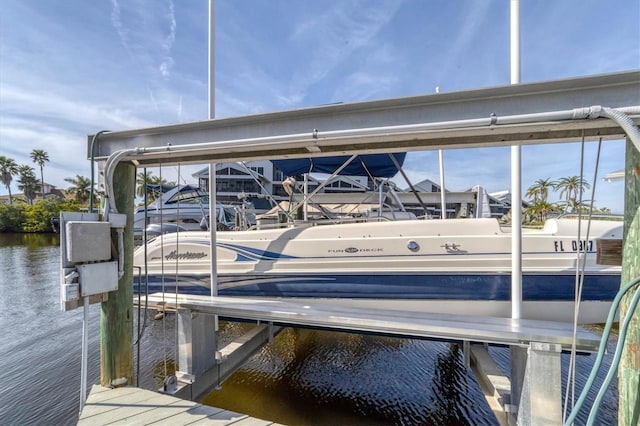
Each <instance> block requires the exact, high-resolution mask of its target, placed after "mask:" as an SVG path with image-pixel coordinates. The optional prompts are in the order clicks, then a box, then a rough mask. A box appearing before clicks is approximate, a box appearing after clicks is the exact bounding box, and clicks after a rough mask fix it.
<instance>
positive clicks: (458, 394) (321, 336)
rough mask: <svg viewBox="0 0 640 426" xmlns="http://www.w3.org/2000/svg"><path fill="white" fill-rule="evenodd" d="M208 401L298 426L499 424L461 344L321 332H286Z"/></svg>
mask: <svg viewBox="0 0 640 426" xmlns="http://www.w3.org/2000/svg"><path fill="white" fill-rule="evenodd" d="M204 402H205V403H206V404H208V405H213V406H218V407H223V408H227V409H230V410H236V411H241V412H245V413H248V414H250V415H253V416H256V417H261V418H267V419H270V420H274V421H276V422H280V423H283V424H296V425H298V424H300V425H325V424H353V425H377V424H381V425H382V424H385V425H388V424H404V425H412V424H416V425H417V424H420V425H443V424H445V425H446V424H452V425H453V424H455V425H461V424H462V425H464V424H494V423H495V420H494V419H493V418H492V414H491V412H490V411H488V407H486V403H485V402H484V397H483V396H482V394H481V393H480V390H479V389H478V388H477V386H476V385H475V382H473V381H472V380H470V377H469V374H468V373H467V370H466V369H465V367H464V365H463V363H462V356H461V352H460V351H458V350H457V349H455V348H453V349H452V348H450V347H449V345H446V344H441V343H435V342H427V341H415V340H407V339H396V338H389V337H376V336H370V335H357V334H348V333H336V332H326V331H316V330H301V329H285V330H284V331H283V332H282V333H281V334H280V335H279V336H277V337H276V339H275V340H274V342H273V343H272V344H271V345H269V346H267V347H265V348H263V349H262V350H261V351H260V352H259V353H258V354H257V355H256V356H254V357H253V358H252V359H251V360H250V361H249V362H248V364H247V365H245V366H244V367H243V368H242V369H240V370H239V371H238V372H236V373H235V374H234V375H233V376H231V377H230V378H229V379H228V380H227V381H226V382H225V383H224V384H223V386H222V388H221V389H219V390H216V391H214V392H212V393H211V394H209V395H208V396H207V398H206V399H205V400H204ZM461 406H463V407H461Z"/></svg>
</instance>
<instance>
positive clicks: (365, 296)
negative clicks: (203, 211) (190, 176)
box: [134, 219, 622, 323]
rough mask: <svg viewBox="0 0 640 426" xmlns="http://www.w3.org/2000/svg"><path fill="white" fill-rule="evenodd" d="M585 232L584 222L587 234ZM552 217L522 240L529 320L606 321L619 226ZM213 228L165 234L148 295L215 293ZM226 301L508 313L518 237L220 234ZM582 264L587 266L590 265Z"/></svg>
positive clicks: (334, 228) (462, 231) (446, 228)
mask: <svg viewBox="0 0 640 426" xmlns="http://www.w3.org/2000/svg"><path fill="white" fill-rule="evenodd" d="M585 232H586V222H584V223H583V224H582V233H583V235H584V233H585ZM577 235H578V221H577V220H576V219H550V220H547V221H546V223H545V225H544V227H543V228H542V229H537V230H527V231H525V232H524V233H523V236H522V272H523V275H522V294H523V308H522V311H523V318H530V319H553V320H558V321H570V320H572V319H573V312H574V309H573V305H574V303H573V302H574V298H575V283H576V269H578V270H580V269H582V268H583V269H584V282H583V289H582V303H581V307H580V319H581V322H583V323H592V322H603V321H604V320H605V319H606V314H607V312H608V309H609V305H610V302H611V300H613V297H614V296H615V293H616V292H617V290H618V288H619V286H620V267H619V266H607V265H598V264H597V263H596V242H597V240H599V239H621V238H622V222H617V221H607V220H592V221H591V224H590V234H589V239H588V240H586V239H584V237H583V238H581V239H578V238H577ZM210 245H211V244H210V238H209V232H202V231H200V232H178V233H172V234H165V235H162V236H161V237H158V238H156V239H154V240H152V241H150V242H149V243H148V246H147V249H146V250H147V257H146V262H145V257H144V250H142V249H138V250H137V251H136V252H135V255H134V265H135V266H140V267H142V268H143V272H144V271H145V269H144V268H145V265H146V268H147V269H146V271H147V276H148V285H149V291H150V292H156V291H165V292H175V291H177V292H180V293H190V294H210V267H211V259H210V257H209V252H210ZM216 247H217V252H216V253H217V278H218V290H217V291H218V294H220V295H226V296H246V297H268V298H297V299H300V300H303V299H312V300H313V301H314V303H315V302H318V301H319V300H326V301H329V300H330V301H332V302H333V303H341V304H345V305H349V306H360V307H364V306H370V307H375V308H381V309H382V308H389V309H404V310H421V311H431V312H446V313H459V314H465V313H466V314H473V315H487V316H509V313H510V297H511V273H510V271H511V233H510V232H509V231H508V230H507V229H504V228H503V227H501V226H500V224H499V223H498V221H497V220H496V219H445V220H397V221H376V222H361V223H340V224H328V225H309V226H292V227H285V228H276V229H261V230H250V231H226V232H217V234H216ZM582 261H584V266H582V265H581V264H582Z"/></svg>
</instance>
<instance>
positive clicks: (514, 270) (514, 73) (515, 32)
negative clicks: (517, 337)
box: [511, 0, 522, 319]
mask: <svg viewBox="0 0 640 426" xmlns="http://www.w3.org/2000/svg"><path fill="white" fill-rule="evenodd" d="M518 83H520V0H511V84H518ZM520 153H521V149H520V146H512V147H511V318H514V319H519V318H520V317H521V315H522V202H521V200H522V194H521V192H522V189H521V186H522V182H521V181H522V162H521V159H520Z"/></svg>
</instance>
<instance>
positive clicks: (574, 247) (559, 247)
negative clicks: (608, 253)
mask: <svg viewBox="0 0 640 426" xmlns="http://www.w3.org/2000/svg"><path fill="white" fill-rule="evenodd" d="M553 246H554V248H555V251H578V250H579V251H581V252H584V251H593V240H589V241H587V240H572V241H571V243H570V246H569V243H568V242H567V241H562V240H555V241H554V242H553Z"/></svg>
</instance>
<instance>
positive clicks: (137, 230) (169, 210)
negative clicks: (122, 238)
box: [133, 185, 236, 239]
mask: <svg viewBox="0 0 640 426" xmlns="http://www.w3.org/2000/svg"><path fill="white" fill-rule="evenodd" d="M165 189H166V188H162V190H163V192H162V193H161V195H160V196H159V197H158V198H157V199H155V200H154V201H153V202H152V203H150V204H149V205H147V206H139V207H137V208H136V210H135V212H134V216H133V232H134V236H135V237H136V238H137V239H140V238H141V236H142V231H143V229H145V228H147V230H148V231H150V232H151V233H152V234H153V235H157V234H158V233H166V232H168V231H175V230H191V231H194V230H201V229H202V228H203V227H204V228H206V222H207V221H208V220H209V194H208V193H207V192H206V191H204V190H203V189H201V188H199V187H197V186H194V185H177V186H174V187H170V188H168V189H166V190H165ZM235 214H236V212H235V209H234V207H233V206H227V205H223V204H221V203H217V204H216V216H217V223H218V227H219V228H220V229H230V228H232V227H233V226H234V223H235ZM203 222H204V223H203Z"/></svg>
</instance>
